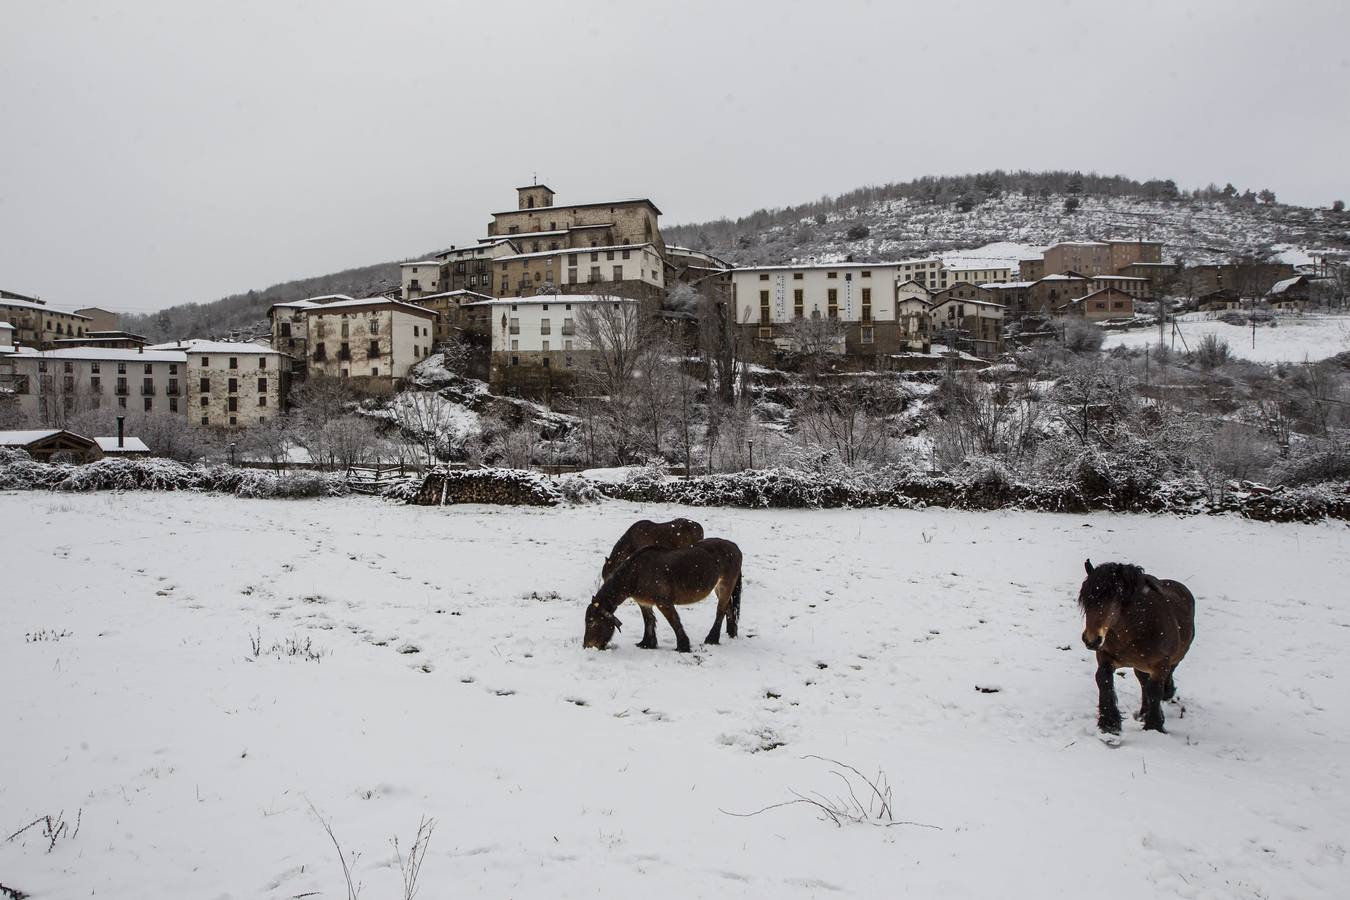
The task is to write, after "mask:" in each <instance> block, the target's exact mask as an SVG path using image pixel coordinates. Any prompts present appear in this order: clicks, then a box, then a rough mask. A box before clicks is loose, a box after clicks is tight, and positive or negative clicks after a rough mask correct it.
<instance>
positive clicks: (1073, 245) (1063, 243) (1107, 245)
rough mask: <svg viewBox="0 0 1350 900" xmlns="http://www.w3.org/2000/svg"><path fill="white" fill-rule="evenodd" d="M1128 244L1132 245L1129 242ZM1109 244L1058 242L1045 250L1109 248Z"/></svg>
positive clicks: (1101, 242) (1098, 242)
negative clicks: (1057, 248) (1058, 248)
mask: <svg viewBox="0 0 1350 900" xmlns="http://www.w3.org/2000/svg"><path fill="white" fill-rule="evenodd" d="M1129 243H1134V242H1133V241H1130V242H1129ZM1109 246H1111V245H1110V244H1108V243H1106V242H1105V241H1059V242H1057V243H1054V244H1051V245H1050V246H1049V247H1048V248H1047V249H1050V250H1053V249H1054V248H1055V247H1109Z"/></svg>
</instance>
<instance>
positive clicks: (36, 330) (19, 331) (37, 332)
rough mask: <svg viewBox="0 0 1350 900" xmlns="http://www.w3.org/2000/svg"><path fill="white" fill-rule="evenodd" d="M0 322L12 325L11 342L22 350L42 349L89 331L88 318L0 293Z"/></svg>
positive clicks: (10, 294) (24, 298) (3, 292)
mask: <svg viewBox="0 0 1350 900" xmlns="http://www.w3.org/2000/svg"><path fill="white" fill-rule="evenodd" d="M0 322H8V323H9V324H11V325H13V326H14V340H16V341H17V342H18V343H19V345H21V346H24V347H34V348H37V349H39V350H45V349H48V348H50V347H52V346H54V343H53V342H55V341H58V340H61V339H62V338H80V337H84V336H85V333H86V332H88V331H90V330H91V327H90V319H89V318H88V317H87V316H82V315H80V314H79V313H73V312H66V311H65V310H61V309H53V308H52V307H50V306H48V305H47V304H45V303H43V302H42V301H41V300H36V299H30V298H26V297H22V296H20V295H18V294H12V293H9V292H7V291H0Z"/></svg>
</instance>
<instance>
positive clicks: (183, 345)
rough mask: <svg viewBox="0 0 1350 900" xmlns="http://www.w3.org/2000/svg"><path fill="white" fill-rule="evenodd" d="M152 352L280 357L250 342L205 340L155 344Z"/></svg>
mask: <svg viewBox="0 0 1350 900" xmlns="http://www.w3.org/2000/svg"><path fill="white" fill-rule="evenodd" d="M149 349H152V350H182V351H185V352H187V353H222V354H227V355H228V354H230V353H275V354H277V355H278V356H279V355H281V351H279V350H273V349H272V348H271V347H269V346H267V345H265V344H256V343H254V342H252V341H208V340H206V339H205V338H188V339H187V340H186V341H171V342H169V343H167V344H155V345H154V346H153V347H151V348H149Z"/></svg>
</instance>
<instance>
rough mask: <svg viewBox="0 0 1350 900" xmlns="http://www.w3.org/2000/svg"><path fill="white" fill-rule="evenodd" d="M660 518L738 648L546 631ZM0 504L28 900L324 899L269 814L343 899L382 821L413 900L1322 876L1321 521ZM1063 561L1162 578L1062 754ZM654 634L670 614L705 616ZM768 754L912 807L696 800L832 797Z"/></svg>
mask: <svg viewBox="0 0 1350 900" xmlns="http://www.w3.org/2000/svg"><path fill="white" fill-rule="evenodd" d="M1281 331H1283V329H1281ZM680 512H683V513H685V514H692V515H694V516H695V517H697V518H698V519H699V520H700V521H702V522H703V524H704V525H705V527H706V529H707V532H708V534H709V535H718V536H724V537H728V538H731V539H733V540H735V541H737V542H738V543H740V545H741V546H742V548H743V550H744V552H745V555H746V585H745V591H744V607H743V624H742V629H743V630H742V638H741V639H740V640H737V641H731V640H727V639H726V638H724V639H723V643H722V645H721V646H719V647H712V648H703V647H701V646H699V645H697V644H696V645H695V652H694V653H693V654H689V655H680V654H676V653H675V652H674V651H673V641H672V639H671V636H670V633H669V631H667V630H665V626H664V623H663V624H662V630H661V631H660V639H661V643H662V646H661V648H660V649H659V650H656V651H642V650H638V649H636V648H634V647H633V642H634V641H636V640H637V638H638V637H639V636H640V617H639V616H638V614H637V611H636V609H635V608H633V607H632V606H631V605H628V606H625V607H621V608H620V611H619V614H620V617H621V618H622V619H623V620H624V623H625V624H626V626H627V628H626V630H625V631H624V632H623V633H622V634H621V635H620V638H621V639H620V641H619V642H618V645H617V646H616V647H615V648H614V649H612V650H611V651H607V652H594V651H591V652H587V651H583V650H582V649H581V647H580V638H581V630H582V608H583V604H584V603H585V602H586V600H587V599H588V598H589V594H590V591H591V590H592V589H593V588H594V587H595V584H596V577H597V573H598V571H599V568H600V563H601V561H602V559H603V556H604V554H605V552H606V551H607V550H608V548H609V546H610V544H611V542H612V541H613V540H614V539H615V538H616V537H617V536H618V535H619V533H620V532H621V531H622V530H623V529H624V528H625V527H626V526H627V525H628V524H629V523H630V522H631V521H632V520H634V519H636V518H639V517H641V516H649V517H653V518H666V517H669V516H671V515H673V514H677V513H680ZM0 513H2V514H3V516H4V518H5V521H7V522H9V523H10V527H9V528H8V529H7V534H6V539H5V540H4V542H3V543H2V544H0V546H2V547H3V549H2V550H0V561H3V571H4V573H5V586H6V590H5V591H4V593H3V594H0V624H2V625H3V627H0V678H3V684H4V692H3V694H0V713H3V716H2V717H0V722H3V725H4V732H5V734H4V740H3V741H0V841H3V838H4V837H6V836H8V835H9V834H10V833H11V832H13V831H15V830H16V829H18V828H20V827H21V826H23V825H25V824H27V823H29V822H31V821H33V820H34V819H35V818H36V817H39V816H43V815H52V816H56V815H57V814H58V813H59V812H61V811H64V815H65V819H66V820H67V821H69V822H71V823H72V825H71V828H70V832H73V831H74V826H73V823H74V821H75V820H76V817H77V815H78V821H79V831H78V834H71V833H69V832H67V833H66V834H65V835H64V836H62V837H59V838H58V839H57V840H56V842H55V845H54V846H53V847H52V848H51V851H50V852H47V847H48V844H49V841H48V840H45V839H43V838H42V837H41V835H40V834H39V831H40V830H41V826H40V825H39V826H38V827H35V828H33V829H30V830H29V831H27V832H25V833H24V834H23V835H21V836H20V837H18V838H16V839H14V840H12V841H9V842H3V843H0V884H3V885H6V886H8V887H10V888H13V889H18V890H21V891H26V892H28V893H30V894H31V895H32V896H33V897H34V898H58V897H59V898H64V897H79V896H91V895H92V896H96V897H100V898H148V897H155V898H159V897H166V898H167V897H174V898H178V897H201V898H255V897H262V898H294V897H310V896H314V897H345V896H347V889H346V885H345V883H344V881H343V875H342V869H341V865H340V864H339V860H338V856H337V852H336V851H335V850H334V847H333V845H332V843H331V841H330V840H329V837H328V835H327V834H326V833H325V831H324V829H323V826H322V825H321V824H320V822H319V820H318V818H317V817H316V814H315V813H314V812H312V811H311V804H312V805H313V808H314V809H316V810H318V812H319V814H321V815H322V816H323V817H324V818H325V819H327V820H329V821H331V825H332V829H333V832H334V834H335V835H336V837H337V839H338V840H339V841H340V842H341V845H342V847H343V848H344V849H345V850H347V851H349V853H350V852H354V853H357V854H359V857H357V858H356V860H355V865H354V877H355V879H356V880H358V881H360V882H363V883H364V885H365V890H364V893H363V896H365V897H367V898H383V897H401V896H403V894H402V892H401V883H400V878H399V870H398V866H397V864H396V863H395V857H394V851H393V848H392V847H391V845H390V838H391V837H392V836H394V835H397V836H399V838H400V846H401V847H402V848H403V849H404V851H405V852H406V849H407V846H408V843H409V842H410V841H411V839H412V837H413V834H414V832H415V831H416V828H417V824H418V821H419V818H420V817H421V816H423V815H426V816H428V817H434V818H435V819H436V821H437V826H436V829H435V832H434V835H433V837H432V840H431V844H430V852H429V853H428V855H427V857H426V861H425V865H424V868H423V870H422V873H421V883H422V885H423V887H422V893H421V895H420V896H422V897H423V898H439V897H470V896H474V897H478V896H481V897H503V898H504V897H514V898H535V897H538V898H550V900H553V898H560V897H621V896H631V895H633V894H634V893H635V892H640V893H641V895H642V896H645V897H650V898H665V897H680V898H687V897H775V898H798V897H831V896H838V897H882V896H895V895H909V896H915V897H939V896H941V897H1052V896H1074V897H1078V896H1092V897H1120V898H1138V897H1155V896H1157V897H1161V896H1186V897H1300V898H1307V897H1343V896H1345V890H1346V888H1345V885H1346V875H1347V872H1346V849H1347V847H1350V815H1347V810H1350V780H1348V776H1350V705H1348V704H1347V702H1346V696H1347V695H1346V691H1345V688H1344V686H1343V685H1338V683H1337V680H1336V679H1337V676H1338V675H1339V674H1341V664H1342V662H1343V661H1344V659H1345V654H1346V651H1347V649H1350V593H1348V592H1347V591H1346V590H1345V585H1346V584H1347V583H1350V552H1347V551H1348V550H1350V533H1348V532H1347V530H1346V528H1345V527H1344V526H1342V525H1318V526H1302V525H1265V524H1257V523H1251V522H1246V521H1242V520H1237V519H1230V518H1208V519H1178V518H1168V517H1160V518H1152V517H1144V516H1114V515H1107V514H1097V515H1091V516H1063V515H1045V514H1030V513H964V512H953V511H945V510H929V511H888V510H868V511H828V512H781V511H743V510H694V511H689V510H677V509H672V508H650V507H649V508H639V507H636V506H631V505H625V504H617V503H611V504H605V505H600V506H594V507H584V508H564V509H553V510H536V509H499V508H484V507H475V506H463V507H450V508H444V509H437V508H408V507H398V506H392V505H388V504H384V503H381V502H380V501H376V500H368V499H360V498H352V499H344V500H323V501H313V502H308V501H307V502H300V501H250V500H239V499H233V498H225V497H215V496H198V495H188V494H184V495H175V494H125V495H111V494H103V495H88V496H84V495H81V496H63V495H46V494H9V495H0ZM1085 556H1091V557H1092V558H1093V560H1094V561H1097V562H1101V561H1105V560H1110V559H1127V560H1132V561H1136V562H1139V563H1141V564H1143V565H1145V566H1146V567H1147V568H1148V569H1150V570H1151V571H1153V572H1155V573H1157V574H1159V575H1163V576H1168V577H1173V578H1179V579H1181V580H1184V581H1186V582H1187V583H1188V584H1190V585H1191V586H1192V588H1193V589H1194V590H1195V593H1196V594H1197V596H1198V601H1199V610H1198V623H1197V630H1198V637H1197V640H1196V643H1195V646H1194V648H1193V649H1192V652H1191V656H1190V657H1189V658H1188V659H1187V660H1186V662H1185V663H1184V664H1183V665H1182V666H1181V668H1180V669H1179V671H1178V676H1177V682H1178V685H1179V688H1180V691H1181V696H1182V698H1183V700H1184V705H1185V716H1184V717H1182V715H1181V714H1180V710H1179V709H1177V708H1170V709H1169V710H1168V716H1169V719H1168V725H1169V727H1170V731H1171V733H1170V734H1167V735H1160V734H1154V733H1144V732H1142V731H1140V730H1139V727H1138V725H1137V724H1135V723H1133V722H1132V721H1128V720H1127V723H1126V728H1125V732H1124V735H1123V742H1122V744H1121V746H1120V747H1118V748H1111V747H1108V746H1106V745H1104V744H1103V743H1101V742H1100V741H1098V740H1097V738H1096V737H1095V727H1094V722H1095V689H1094V686H1093V681H1092V671H1093V663H1092V661H1091V658H1090V655H1089V653H1088V652H1087V651H1086V650H1085V649H1084V648H1083V647H1082V645H1081V643H1080V641H1079V633H1080V630H1081V621H1080V619H1079V616H1078V614H1077V611H1076V609H1075V607H1074V604H1073V597H1074V595H1075V593H1076V590H1077V586H1078V583H1079V580H1080V577H1081V572H1082V561H1083V558H1084V557H1085ZM684 618H685V619H686V621H687V622H688V623H689V630H690V632H691V634H693V635H695V636H698V635H701V634H702V630H703V629H705V628H706V626H707V624H708V622H709V621H710V620H711V618H712V609H711V605H710V604H707V605H702V606H698V607H694V608H692V609H690V610H688V611H687V612H686V613H685V615H684ZM251 639H252V640H260V642H261V644H262V653H261V654H260V655H259V656H258V657H257V658H255V657H254V653H253V649H252V646H251ZM288 639H290V640H293V641H294V643H293V644H292V646H300V647H303V646H304V645H305V643H306V642H311V643H310V644H309V649H310V650H311V651H313V652H318V653H321V654H322V656H321V658H320V659H319V660H318V661H310V660H307V659H305V658H304V656H303V655H288V654H287V653H286V652H285V648H286V645H287V641H288ZM274 643H275V644H278V645H279V649H280V652H278V653H270V652H268V651H269V648H271V647H272V645H273V644H274ZM977 687H983V688H986V689H995V688H996V689H997V692H992V693H984V692H981V691H980V690H977ZM1119 687H1120V692H1121V701H1122V709H1123V710H1125V711H1127V712H1128V711H1129V710H1131V709H1133V708H1134V707H1135V706H1136V705H1137V693H1136V690H1137V689H1136V687H1135V682H1134V679H1133V678H1132V677H1129V678H1122V679H1121V680H1120V682H1119ZM810 754H816V755H819V756H824V757H830V758H833V759H837V760H840V761H842V762H845V763H848V764H851V765H853V766H856V767H857V768H858V769H860V770H861V771H863V772H866V773H869V774H871V773H875V772H876V771H877V770H882V771H884V772H885V774H886V775H887V777H888V779H889V782H890V784H891V786H892V788H893V791H894V795H893V802H894V809H895V818H896V819H897V820H905V821H906V822H912V823H921V825H926V826H935V827H921V825H917V824H901V825H895V826H893V827H886V828H882V827H871V826H869V825H865V824H858V825H847V826H845V827H842V828H836V827H835V826H834V825H832V824H830V823H828V822H823V821H820V820H818V819H817V818H816V817H815V816H814V815H813V813H812V811H811V810H810V809H809V808H808V807H806V806H804V805H796V806H786V807H780V808H776V809H772V810H769V811H766V812H764V813H762V814H760V815H755V816H750V817H737V816H733V815H730V814H729V813H748V812H754V811H756V810H759V809H762V808H763V807H766V806H768V805H770V804H774V803H779V802H782V801H785V800H789V799H791V798H792V794H791V792H792V791H799V792H802V793H807V792H810V791H818V792H820V793H821V794H822V795H825V796H827V797H836V796H838V795H840V794H843V793H845V792H846V791H845V787H844V785H843V784H842V783H841V782H840V781H839V779H837V778H836V777H835V776H832V775H831V774H830V769H831V766H830V765H828V764H826V763H822V762H821V761H819V760H815V759H804V758H803V757H805V756H807V755H810ZM855 784H856V780H855ZM862 799H863V800H864V802H865V801H866V798H865V796H864V797H863V798H862ZM2 895H3V892H0V896H2Z"/></svg>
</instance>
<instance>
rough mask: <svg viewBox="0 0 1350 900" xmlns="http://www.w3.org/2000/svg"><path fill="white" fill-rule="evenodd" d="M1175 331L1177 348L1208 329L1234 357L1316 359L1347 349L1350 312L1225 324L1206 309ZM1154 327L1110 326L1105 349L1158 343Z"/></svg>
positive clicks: (1193, 343) (1171, 340)
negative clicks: (1123, 328)
mask: <svg viewBox="0 0 1350 900" xmlns="http://www.w3.org/2000/svg"><path fill="white" fill-rule="evenodd" d="M1177 331H1178V334H1177V335H1175V336H1174V335H1173V333H1172V330H1171V328H1170V327H1169V328H1168V330H1167V332H1166V339H1167V345H1168V346H1169V347H1173V348H1174V349H1176V350H1185V349H1187V348H1189V349H1191V350H1194V349H1195V348H1196V347H1197V346H1199V343H1200V340H1201V339H1202V338H1203V337H1204V336H1205V335H1207V334H1213V335H1216V336H1217V337H1219V338H1222V339H1223V340H1225V341H1227V342H1228V349H1229V352H1230V353H1232V354H1233V355H1234V356H1239V357H1242V358H1243V359H1250V360H1252V361H1254V362H1270V363H1273V362H1295V363H1301V362H1316V361H1317V360H1319V359H1326V358H1327V357H1329V356H1335V355H1336V354H1338V353H1345V352H1346V351H1350V317H1346V316H1280V317H1278V318H1277V319H1276V327H1274V328H1270V327H1257V328H1256V330H1255V332H1254V333H1253V331H1252V328H1251V326H1244V325H1229V324H1227V323H1226V322H1220V321H1218V320H1217V319H1214V318H1212V315H1211V314H1208V313H1193V314H1188V315H1186V316H1184V317H1183V318H1182V320H1181V321H1180V322H1178V323H1177ZM1157 344H1158V329H1157V327H1156V326H1155V327H1153V328H1148V329H1144V330H1142V331H1113V332H1108V333H1107V335H1106V343H1105V344H1104V347H1105V349H1107V350H1110V349H1111V348H1112V347H1145V346H1157Z"/></svg>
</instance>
